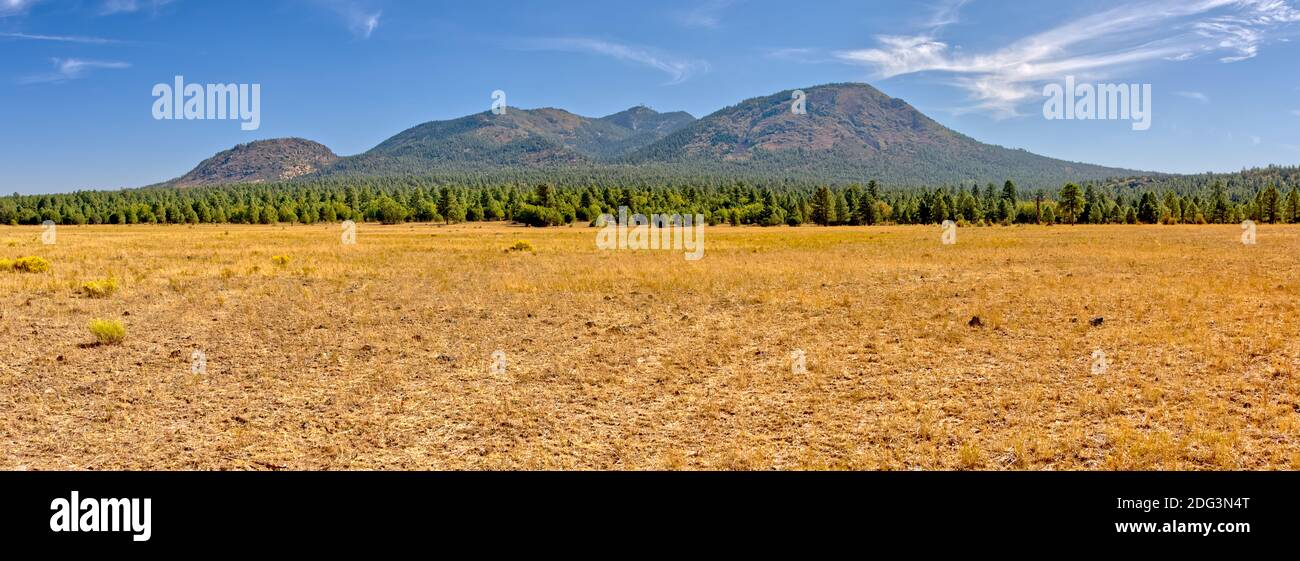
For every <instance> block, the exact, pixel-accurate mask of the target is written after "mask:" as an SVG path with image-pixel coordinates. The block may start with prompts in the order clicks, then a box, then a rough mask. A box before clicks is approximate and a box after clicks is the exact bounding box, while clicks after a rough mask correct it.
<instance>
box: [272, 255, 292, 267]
mask: <svg viewBox="0 0 1300 561" xmlns="http://www.w3.org/2000/svg"><path fill="white" fill-rule="evenodd" d="M271 262H272V263H275V264H276V265H288V264H289V256H288V255H276V256H275V257H272V258H271Z"/></svg>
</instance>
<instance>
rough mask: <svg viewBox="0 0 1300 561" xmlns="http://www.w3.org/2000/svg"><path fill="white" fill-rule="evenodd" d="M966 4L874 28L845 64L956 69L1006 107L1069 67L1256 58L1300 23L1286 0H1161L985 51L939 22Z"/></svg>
mask: <svg viewBox="0 0 1300 561" xmlns="http://www.w3.org/2000/svg"><path fill="white" fill-rule="evenodd" d="M960 6H961V3H960V2H959V3H956V4H954V5H951V8H950V9H949V8H948V7H945V8H943V9H941V10H940V11H939V12H938V15H936V16H935V17H934V18H932V19H931V21H930V23H931V25H932V26H933V27H934V29H929V30H926V31H924V32H922V33H918V34H915V35H887V36H881V37H877V41H878V42H879V45H878V46H877V47H875V48H870V49H858V50H849V51H840V52H837V53H836V56H837V57H838V58H839V59H840V60H842V61H844V62H848V63H853V64H860V65H864V66H867V67H870V68H872V69H873V70H874V73H875V75H876V77H878V78H891V77H894V76H901V75H905V74H914V73H918V72H937V73H944V74H949V75H951V76H952V80H953V82H954V84H955V85H957V86H959V87H961V88H964V89H966V90H967V92H969V94H970V95H971V97H972V98H973V99H974V101H975V108H977V109H982V110H987V111H991V112H993V113H995V114H997V115H999V116H1010V115H1016V114H1018V111H1017V107H1018V106H1019V105H1020V104H1022V103H1024V102H1026V101H1029V100H1031V99H1037V98H1038V97H1040V96H1039V94H1040V93H1041V85H1042V84H1043V83H1045V82H1048V81H1059V80H1062V79H1064V77H1065V76H1067V75H1075V76H1077V77H1079V78H1080V79H1101V78H1104V77H1106V76H1108V75H1112V74H1114V73H1116V72H1119V71H1121V70H1123V69H1127V68H1131V67H1135V66H1138V65H1142V64H1149V63H1157V62H1166V61H1181V60H1189V59H1192V58H1196V57H1198V56H1202V55H1206V54H1210V53H1220V60H1222V61H1223V62H1237V61H1241V60H1245V59H1248V58H1251V57H1254V56H1255V55H1256V54H1258V52H1259V48H1260V46H1261V45H1263V44H1265V43H1267V42H1268V41H1269V40H1270V37H1272V36H1274V35H1275V34H1276V33H1275V32H1276V31H1277V30H1278V29H1279V28H1280V27H1282V26H1286V25H1289V24H1293V23H1296V22H1300V11H1297V10H1296V9H1294V8H1292V7H1291V6H1290V5H1289V4H1288V3H1287V1H1286V0H1193V1H1181V2H1176V1H1172V0H1155V1H1150V0H1149V1H1145V2H1139V3H1133V4H1128V5H1125V6H1122V7H1119V8H1114V9H1110V10H1106V11H1103V12H1100V13H1096V14H1093V15H1090V16H1084V17H1081V18H1078V19H1075V20H1073V21H1069V22H1066V23H1064V24H1061V25H1058V26H1056V27H1054V28H1051V29H1047V30H1043V31H1040V32H1038V33H1035V34H1032V35H1029V36H1026V37H1024V38H1022V39H1020V40H1017V41H1015V42H1012V43H1011V44H1009V45H1006V46H1004V47H1002V48H999V49H995V50H992V51H990V52H984V53H970V52H968V51H965V50H961V49H954V48H952V46H951V45H949V44H948V43H946V42H944V41H942V40H940V39H939V38H938V37H937V35H938V31H939V28H941V27H942V26H943V25H949V24H951V23H954V22H956V21H957V16H956V9H957V8H960Z"/></svg>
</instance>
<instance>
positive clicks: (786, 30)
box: [0, 0, 1300, 193]
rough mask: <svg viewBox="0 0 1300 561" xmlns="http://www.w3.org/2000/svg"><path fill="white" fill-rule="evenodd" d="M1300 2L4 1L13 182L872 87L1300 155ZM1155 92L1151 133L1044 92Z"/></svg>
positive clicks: (953, 109)
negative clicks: (167, 95) (174, 100)
mask: <svg viewBox="0 0 1300 561" xmlns="http://www.w3.org/2000/svg"><path fill="white" fill-rule="evenodd" d="M1297 61H1300V4H1298V3H1297V0H1183V1H1157V0H1137V1H1075V2H1011V1H1000V0H968V1H965V2H962V1H959V0H919V1H916V0H913V1H884V0H882V1H867V0H857V1H848V0H844V1H840V0H816V1H810V2H803V3H792V2H786V1H779V0H705V1H696V2H686V1H665V2H650V1H644V2H621V1H616V2H611V1H609V0H604V1H585V0H565V1H528V2H525V1H520V2H511V1H501V0H498V1H490V2H464V1H460V0H456V1H438V0H420V1H415V0H410V1H399V0H256V1H254V0H222V1H215V0H0V192H4V193H9V192H14V191H17V192H22V193H42V192H61V191H70V190H76V189H84V188H118V187H134V186H141V185H145V184H149V183H153V182H157V181H161V180H166V179H170V178H172V177H176V176H179V175H181V174H183V173H184V172H186V171H188V170H189V169H190V168H191V167H193V166H194V165H195V164H197V163H198V162H199V161H200V160H202V159H203V158H206V157H208V156H211V155H212V154H213V153H215V152H217V151H219V150H223V149H226V148H229V147H231V146H233V145H235V144H238V143H241V142H248V141H251V140H257V139H262V138H275V137H283V136H299V137H304V138H309V139H312V140H316V141H319V142H322V143H324V144H326V145H328V146H329V147H331V148H332V149H334V150H335V151H336V152H338V153H340V154H344V155H349V154H355V153H359V152H362V151H365V150H366V149H368V148H370V147H372V146H374V145H375V144H377V143H379V142H381V141H383V140H384V139H385V138H387V137H389V136H391V135H393V134H395V133H397V132H400V131H402V130H403V129H406V128H408V127H411V126H414V125H416V124H418V123H421V122H425V121H429V120H438V119H449V118H454V117H459V116H463V115H466V114H469V113H474V112H478V111H484V110H487V109H488V107H489V105H490V104H491V97H490V96H491V93H492V91H493V90H498V89H499V90H503V91H505V92H506V93H507V95H508V101H509V103H510V105H511V106H516V107H543V106H551V107H561V108H564V109H568V110H570V111H573V112H575V113H579V114H582V115H589V116H601V115H606V114H609V113H613V112H616V111H620V110H622V109H626V108H628V107H630V106H633V105H636V104H646V105H649V106H650V107H653V108H655V109H658V110H661V111H667V110H685V111H689V112H691V113H692V114H694V115H696V116H697V117H698V116H703V115H706V114H708V113H711V112H713V111H715V110H717V109H720V108H722V107H724V106H727V105H730V104H733V103H736V102H738V101H740V100H742V99H745V98H749V97H755V96H759V95H766V94H770V93H773V92H777V91H781V90H786V89H793V88H800V87H807V86H811V85H816V84H823V83H829V82H850V81H860V82H867V83H870V84H872V85H874V86H876V87H878V88H880V89H881V90H883V91H884V92H885V93H888V94H890V95H893V96H896V97H901V98H903V99H905V100H907V101H909V102H910V103H911V104H912V105H914V106H916V107H917V108H918V109H920V110H921V111H922V112H924V113H926V114H928V115H930V116H931V117H933V118H935V119H936V120H938V121H939V122H941V123H943V124H945V125H947V126H949V127H952V128H953V129H955V130H958V131H960V132H962V133H965V134H967V135H970V136H972V137H974V138H976V139H979V140H981V141H985V142H991V143H995V144H1001V145H1005V146H1011V147H1018V148H1025V149H1027V150H1030V151H1033V152H1037V153H1040V154H1044V155H1048V156H1053V157H1058V158H1064V159H1070V160H1079V161H1087V162H1091V163H1098V164H1106V165H1113V166H1122V167H1130V168H1137V169H1149V170H1158V171H1169V172H1187V173H1191V172H1201V171H1235V170H1238V169H1241V168H1243V167H1250V166H1259V165H1267V164H1284V165H1295V164H1297V163H1300V72H1297V69H1300V64H1297ZM176 75H184V76H185V77H186V79H187V81H193V82H200V83H244V84H260V85H261V88H262V96H261V98H262V107H261V115H262V118H261V128H260V129H259V130H256V131H243V130H240V127H239V125H238V123H237V122H232V121H159V120H155V119H154V118H153V117H152V114H151V108H152V105H153V101H154V98H153V96H152V95H151V90H152V88H153V86H154V85H155V84H158V83H170V82H171V81H172V79H173V77H174V76H176ZM1067 75H1073V76H1076V77H1077V78H1078V79H1079V80H1080V81H1091V82H1108V83H1110V82H1120V83H1143V84H1151V85H1152V91H1153V99H1152V106H1153V111H1154V115H1153V119H1152V127H1151V129H1150V130H1148V131H1134V130H1132V128H1131V127H1130V126H1129V123H1128V122H1121V121H1062V120H1047V119H1045V118H1044V117H1043V115H1042V107H1043V101H1044V98H1043V97H1042V89H1043V86H1044V85H1045V84H1047V83H1060V82H1063V80H1064V78H1065V76H1067Z"/></svg>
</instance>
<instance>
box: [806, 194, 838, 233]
mask: <svg viewBox="0 0 1300 561" xmlns="http://www.w3.org/2000/svg"><path fill="white" fill-rule="evenodd" d="M834 221H835V195H834V194H832V193H831V190H830V189H829V188H827V187H818V188H817V191H816V192H815V193H813V198H812V222H813V224H817V225H819V226H830V225H831V223H832V222H834Z"/></svg>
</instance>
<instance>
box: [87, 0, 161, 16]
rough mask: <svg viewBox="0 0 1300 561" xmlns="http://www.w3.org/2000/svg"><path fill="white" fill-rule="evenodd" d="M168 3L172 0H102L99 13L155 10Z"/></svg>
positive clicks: (111, 13) (106, 14) (110, 13)
mask: <svg viewBox="0 0 1300 561" xmlns="http://www.w3.org/2000/svg"><path fill="white" fill-rule="evenodd" d="M170 3H172V0H103V3H102V4H100V7H99V14H100V15H103V16H108V15H113V14H130V13H135V12H138V11H140V10H142V9H145V8H149V9H152V10H157V9H158V8H161V7H163V6H166V5H167V4H170Z"/></svg>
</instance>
